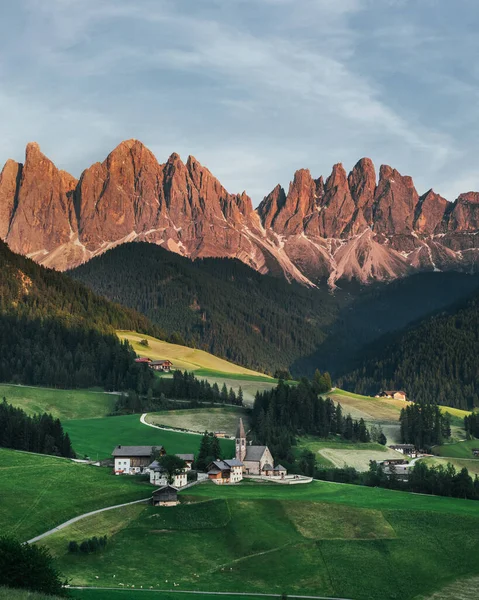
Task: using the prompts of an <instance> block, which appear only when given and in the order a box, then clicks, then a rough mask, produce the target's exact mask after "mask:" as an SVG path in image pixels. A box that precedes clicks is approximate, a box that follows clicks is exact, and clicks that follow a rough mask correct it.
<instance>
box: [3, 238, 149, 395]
mask: <svg viewBox="0 0 479 600" xmlns="http://www.w3.org/2000/svg"><path fill="white" fill-rule="evenodd" d="M0 272H1V274H2V275H1V280H0V381H6V382H15V383H25V384H34V385H50V386H55V387H90V386H95V385H99V386H104V387H107V388H109V389H129V388H134V389H144V388H145V387H147V386H148V380H149V379H150V377H151V376H150V374H149V373H148V371H147V370H146V369H145V368H140V366H139V365H136V364H135V363H134V357H135V355H134V353H133V352H132V350H131V349H130V347H129V346H128V345H127V344H125V343H122V342H120V341H119V340H118V338H117V337H116V336H115V334H114V330H115V329H116V328H125V329H138V330H140V331H144V332H148V333H153V334H158V333H159V332H158V330H157V329H156V328H155V327H154V326H152V325H151V324H150V323H149V322H148V320H147V319H146V318H145V317H144V316H143V315H140V314H138V313H136V312H135V311H132V310H130V309H124V308H123V307H121V306H119V305H115V304H114V303H112V302H110V301H108V300H106V299H105V298H100V297H98V296H96V295H95V294H94V293H93V292H92V291H91V290H89V289H88V288H86V287H85V286H83V285H82V284H80V283H78V282H75V281H72V280H71V279H70V278H69V277H67V276H66V275H63V274H61V273H57V272H55V271H50V270H48V269H45V268H43V267H40V266H39V265H37V264H36V263H34V262H33V261H31V260H29V259H27V258H24V257H22V256H19V255H16V254H13V253H12V252H11V251H10V250H9V248H8V247H7V246H6V245H5V244H4V243H3V242H0Z"/></svg>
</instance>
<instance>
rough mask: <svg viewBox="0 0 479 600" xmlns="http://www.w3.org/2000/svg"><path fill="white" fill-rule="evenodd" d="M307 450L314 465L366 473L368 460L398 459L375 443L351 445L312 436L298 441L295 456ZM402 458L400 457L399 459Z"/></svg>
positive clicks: (388, 450) (394, 454) (392, 451)
mask: <svg viewBox="0 0 479 600" xmlns="http://www.w3.org/2000/svg"><path fill="white" fill-rule="evenodd" d="M305 449H306V450H309V451H310V452H313V453H314V455H315V456H316V463H317V464H318V465H321V466H324V467H345V466H350V467H354V468H355V469H358V471H367V470H368V469H369V461H370V460H376V461H380V460H386V458H388V457H390V458H392V457H394V458H398V453H397V452H395V451H394V450H390V449H389V448H385V447H384V446H381V444H376V443H368V444H361V443H353V442H346V441H341V440H338V441H334V440H322V439H318V438H315V437H312V436H304V437H302V438H300V439H299V443H298V445H297V446H296V454H297V455H299V454H300V452H301V451H302V450H305ZM401 458H402V457H401Z"/></svg>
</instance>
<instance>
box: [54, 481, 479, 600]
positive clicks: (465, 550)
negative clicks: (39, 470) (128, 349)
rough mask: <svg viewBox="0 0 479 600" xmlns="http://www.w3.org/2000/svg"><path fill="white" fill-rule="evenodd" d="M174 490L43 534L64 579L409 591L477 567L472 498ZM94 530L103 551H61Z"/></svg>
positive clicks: (182, 586) (252, 488)
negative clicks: (172, 499) (162, 504)
mask: <svg viewBox="0 0 479 600" xmlns="http://www.w3.org/2000/svg"><path fill="white" fill-rule="evenodd" d="M181 497H182V500H183V502H182V503H181V504H180V505H179V506H177V507H170V508H156V507H151V506H143V505H135V506H131V507H125V508H122V509H118V510H114V511H109V512H107V513H103V514H101V515H95V516H93V517H90V518H88V519H85V520H82V521H80V522H78V523H76V524H75V525H74V526H72V528H67V529H64V530H62V531H60V532H57V533H55V534H53V535H52V536H50V537H49V538H47V539H46V540H45V541H44V542H43V543H44V544H45V545H46V546H47V547H49V548H50V550H51V551H52V553H53V554H54V555H55V556H56V557H57V561H58V566H59V568H60V569H61V570H62V571H63V572H64V574H65V575H66V576H68V577H69V578H70V580H71V583H72V585H87V586H88V585H94V586H105V587H118V586H120V583H122V584H123V586H121V587H126V586H130V590H131V589H132V588H131V586H134V589H138V588H139V587H140V586H143V589H150V587H151V588H152V589H154V590H168V589H172V587H173V584H175V583H176V584H177V586H176V587H177V588H178V590H200V591H201V590H202V591H207V592H213V591H222V592H229V593H233V592H245V593H249V594H254V593H277V594H282V593H286V594H310V595H318V596H320V595H322V596H331V597H341V598H353V599H354V600H387V599H396V600H409V599H411V600H412V599H413V598H415V597H416V596H417V595H419V594H423V595H424V594H430V593H432V592H434V591H435V590H437V589H440V588H442V587H444V586H446V585H448V584H450V583H451V582H453V581H454V580H456V579H457V578H466V577H472V576H477V575H478V574H479V540H478V538H477V531H478V527H479V511H478V510H477V506H476V505H475V503H474V502H472V501H463V500H456V499H450V498H436V497H427V496H420V495H414V494H405V493H401V492H391V491H389V490H380V489H371V488H360V487H357V486H348V485H335V484H328V483H323V482H313V483H312V484H309V485H298V486H281V485H275V484H267V483H266V484H252V483H244V484H241V485H239V486H231V487H220V486H215V485H213V484H202V485H200V486H197V487H194V488H191V489H189V490H186V491H185V492H183V493H182V494H181ZM73 527H74V528H73ZM93 533H94V534H95V535H105V534H106V535H108V539H109V541H108V544H107V547H106V549H105V550H104V551H102V552H101V553H99V554H96V555H87V556H84V555H71V554H68V553H67V551H66V547H67V543H68V541H69V540H70V539H80V538H82V536H83V538H84V537H88V536H89V535H91V534H93ZM83 538H82V539H83ZM109 593H110V594H111V596H98V595H95V594H96V592H94V591H91V592H81V593H80V594H79V596H78V597H80V598H82V597H83V598H95V597H96V598H108V597H111V598H114V597H115V596H114V595H113V594H114V592H109ZM123 593H125V592H118V598H121V597H122V596H121V594H123ZM85 594H86V595H85ZM127 597H130V596H129V595H127ZM147 597H148V596H147ZM159 597H162V598H163V597H164V596H163V595H161V596H159ZM165 597H166V596H165Z"/></svg>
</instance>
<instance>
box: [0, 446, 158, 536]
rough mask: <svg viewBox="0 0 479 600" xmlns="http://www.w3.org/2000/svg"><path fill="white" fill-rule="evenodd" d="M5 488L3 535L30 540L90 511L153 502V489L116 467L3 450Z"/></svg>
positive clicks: (0, 474) (0, 483) (0, 482)
mask: <svg viewBox="0 0 479 600" xmlns="http://www.w3.org/2000/svg"><path fill="white" fill-rule="evenodd" d="M111 449H113V447H112V448H111ZM110 452H111V450H110ZM0 489H1V502H0V531H1V532H2V533H3V534H5V535H12V536H15V537H17V538H18V539H19V540H21V541H26V540H28V539H30V538H32V537H35V536H36V535H38V534H40V533H43V532H44V531H46V530H47V529H51V528H52V527H55V525H59V524H60V523H63V522H64V521H66V520H68V519H70V518H72V517H75V516H77V515H80V514H83V513H85V512H89V511H91V510H95V509H97V508H103V507H104V506H111V505H113V504H122V503H124V502H130V501H132V500H138V499H140V498H147V497H148V496H149V495H150V493H151V489H152V487H151V486H150V485H149V484H145V483H143V482H139V480H138V479H137V478H136V477H115V475H113V474H112V473H111V470H110V469H102V468H99V467H93V466H89V465H83V464H78V463H74V462H72V461H70V460H67V459H62V458H55V457H53V456H45V455H40V454H31V453H28V452H17V451H15V450H6V449H3V448H0Z"/></svg>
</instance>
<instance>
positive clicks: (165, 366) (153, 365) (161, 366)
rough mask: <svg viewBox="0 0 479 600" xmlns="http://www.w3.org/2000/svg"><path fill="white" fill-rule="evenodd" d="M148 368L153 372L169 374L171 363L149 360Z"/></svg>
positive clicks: (168, 361)
mask: <svg viewBox="0 0 479 600" xmlns="http://www.w3.org/2000/svg"><path fill="white" fill-rule="evenodd" d="M148 366H149V367H150V369H153V371H163V372H164V373H169V372H170V371H171V367H172V366H173V363H172V362H171V361H170V360H150V362H149V363H148Z"/></svg>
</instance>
